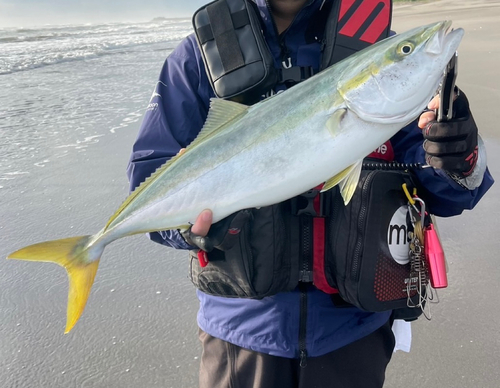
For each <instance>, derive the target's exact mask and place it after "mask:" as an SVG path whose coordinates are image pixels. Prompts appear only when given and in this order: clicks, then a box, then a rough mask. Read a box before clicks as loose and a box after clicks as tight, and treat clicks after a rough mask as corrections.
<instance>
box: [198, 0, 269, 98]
mask: <svg viewBox="0 0 500 388" xmlns="http://www.w3.org/2000/svg"><path fill="white" fill-rule="evenodd" d="M193 27H194V30H195V35H196V39H197V41H198V45H199V47H200V51H201V54H202V58H203V62H204V64H205V69H206V73H207V75H208V78H209V81H210V84H211V86H212V88H213V90H214V93H215V95H216V96H217V97H219V98H224V99H230V100H233V101H237V102H242V103H245V104H252V103H255V102H257V101H259V100H260V98H261V95H262V94H263V93H265V92H266V91H268V90H270V89H271V88H272V87H273V86H274V85H275V84H276V83H277V82H278V73H277V70H276V69H275V67H274V59H273V56H272V54H271V52H270V50H269V47H268V45H267V43H266V42H265V40H264V36H263V34H262V32H261V30H262V26H261V20H260V17H259V15H258V10H257V9H256V5H255V4H254V3H253V2H252V1H248V0H215V1H213V2H211V3H209V4H207V5H204V6H203V7H201V8H200V9H198V10H197V11H196V12H195V13H194V15H193Z"/></svg>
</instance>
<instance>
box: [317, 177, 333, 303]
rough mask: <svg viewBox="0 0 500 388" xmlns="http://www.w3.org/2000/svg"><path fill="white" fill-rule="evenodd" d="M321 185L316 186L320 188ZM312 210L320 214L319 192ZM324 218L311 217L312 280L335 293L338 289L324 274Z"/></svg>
mask: <svg viewBox="0 0 500 388" xmlns="http://www.w3.org/2000/svg"><path fill="white" fill-rule="evenodd" d="M322 186H323V185H320V186H318V187H316V189H318V190H321V188H322ZM313 205H314V210H315V211H316V213H317V214H320V210H321V209H320V207H321V202H320V194H318V195H317V196H316V197H315V198H314V202H313ZM325 230H326V228H325V219H324V218H322V217H314V218H313V282H314V285H315V286H316V287H317V288H318V289H320V290H321V291H323V292H325V293H327V294H336V293H338V291H337V290H336V289H335V288H333V287H330V285H329V284H328V281H327V280H326V276H325Z"/></svg>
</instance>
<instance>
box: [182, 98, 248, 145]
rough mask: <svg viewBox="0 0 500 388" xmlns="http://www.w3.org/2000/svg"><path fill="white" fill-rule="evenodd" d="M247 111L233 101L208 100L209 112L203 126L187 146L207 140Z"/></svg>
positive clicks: (246, 107)
mask: <svg viewBox="0 0 500 388" xmlns="http://www.w3.org/2000/svg"><path fill="white" fill-rule="evenodd" d="M247 111H248V106H247V105H243V104H240V103H238V102H234V101H228V100H223V99H221V98H212V99H211V100H210V110H209V111H208V116H207V119H206V120H205V125H203V128H202V129H201V131H200V133H199V134H198V136H197V137H196V139H194V140H193V142H192V143H191V144H190V145H189V147H188V148H187V149H186V150H188V149H189V148H192V147H194V146H196V145H197V144H199V143H200V142H202V141H203V140H205V139H207V138H208V137H210V136H212V135H214V134H215V133H217V131H218V129H219V128H222V127H223V126H225V125H226V124H229V123H230V122H231V121H233V120H235V119H237V118H241V117H242V116H243V115H245V114H246V113H247Z"/></svg>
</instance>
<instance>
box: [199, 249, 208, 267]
mask: <svg viewBox="0 0 500 388" xmlns="http://www.w3.org/2000/svg"><path fill="white" fill-rule="evenodd" d="M198 261H199V262H200V267H202V268H204V267H206V266H207V264H208V255H207V252H205V251H202V250H201V249H200V250H199V251H198Z"/></svg>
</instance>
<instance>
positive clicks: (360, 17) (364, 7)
mask: <svg viewBox="0 0 500 388" xmlns="http://www.w3.org/2000/svg"><path fill="white" fill-rule="evenodd" d="M344 1H345V0H344ZM344 1H342V5H343V3H344ZM377 3H378V2H375V1H363V2H362V3H361V4H360V5H359V7H358V9H357V10H356V12H355V13H354V14H353V15H352V16H351V18H350V19H349V20H348V21H347V23H346V24H345V25H344V27H342V29H341V30H340V31H339V33H340V34H342V35H347V36H350V37H351V38H352V37H353V36H354V34H356V32H358V31H359V29H360V28H361V26H362V25H363V23H364V22H365V21H366V19H368V17H369V16H370V14H371V13H372V12H373V10H374V9H375V7H376V6H377ZM375 22H376V20H375V21H374V23H375ZM379 36H380V34H379V35H377V36H376V37H375V39H377V38H378V37H379Z"/></svg>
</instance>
